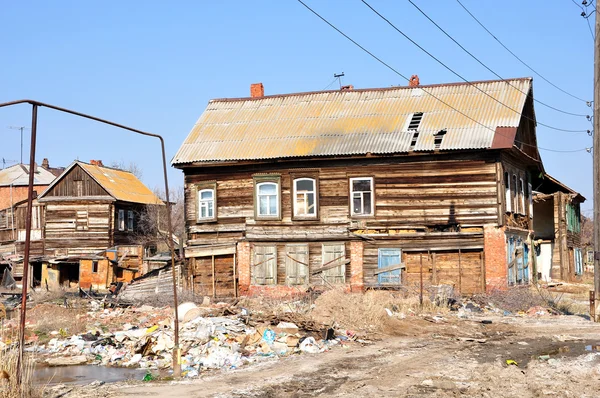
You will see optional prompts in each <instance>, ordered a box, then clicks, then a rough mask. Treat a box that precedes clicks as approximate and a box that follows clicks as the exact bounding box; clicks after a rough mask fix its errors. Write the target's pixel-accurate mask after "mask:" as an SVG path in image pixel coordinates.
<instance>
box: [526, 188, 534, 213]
mask: <svg viewBox="0 0 600 398" xmlns="http://www.w3.org/2000/svg"><path fill="white" fill-rule="evenodd" d="M527 193H528V194H529V218H533V185H531V183H530V182H528V183H527Z"/></svg>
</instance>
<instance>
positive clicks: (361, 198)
mask: <svg viewBox="0 0 600 398" xmlns="http://www.w3.org/2000/svg"><path fill="white" fill-rule="evenodd" d="M350 198H351V199H352V207H351V214H352V215H353V216H372V215H373V178H372V177H366V178H365V177H362V178H351V179H350Z"/></svg>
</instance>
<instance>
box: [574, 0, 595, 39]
mask: <svg viewBox="0 0 600 398" xmlns="http://www.w3.org/2000/svg"><path fill="white" fill-rule="evenodd" d="M571 1H572V2H573V4H575V5H576V6H577V7H579V9H580V10H581V16H582V17H583V18H585V20H586V21H587V26H588V29H589V30H590V35H592V40H596V37H595V36H594V32H593V31H592V25H591V24H590V15H592V14H593V13H594V11H595V10H594V11H592V12H590V13H589V14H587V8H588V7H589V6H590V5H592V4H593V1H592V2H590V3H589V4H588V3H586V4H584V5H585V8H583V6H582V5H581V4H579V3H577V2H576V1H575V0H571ZM586 14H587V15H586Z"/></svg>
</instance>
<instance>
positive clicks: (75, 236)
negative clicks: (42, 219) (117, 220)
mask: <svg viewBox="0 0 600 398" xmlns="http://www.w3.org/2000/svg"><path fill="white" fill-rule="evenodd" d="M111 213H112V205H111V204H110V203H102V202H100V201H85V202H54V203H52V202H47V203H46V231H45V237H46V239H45V240H46V247H45V252H46V254H47V255H50V256H53V255H66V254H89V253H97V252H99V251H102V250H104V249H106V248H108V247H110V246H111V242H110V233H109V230H110V220H111Z"/></svg>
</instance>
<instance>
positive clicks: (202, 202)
mask: <svg viewBox="0 0 600 398" xmlns="http://www.w3.org/2000/svg"><path fill="white" fill-rule="evenodd" d="M203 192H210V193H211V195H212V197H211V199H202V193H203ZM197 195H198V220H214V219H215V210H216V209H215V196H216V195H215V190H214V188H204V189H199V190H198V194H197ZM210 203H212V214H211V208H210V205H209V204H210ZM202 209H206V216H205V217H202Z"/></svg>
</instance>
